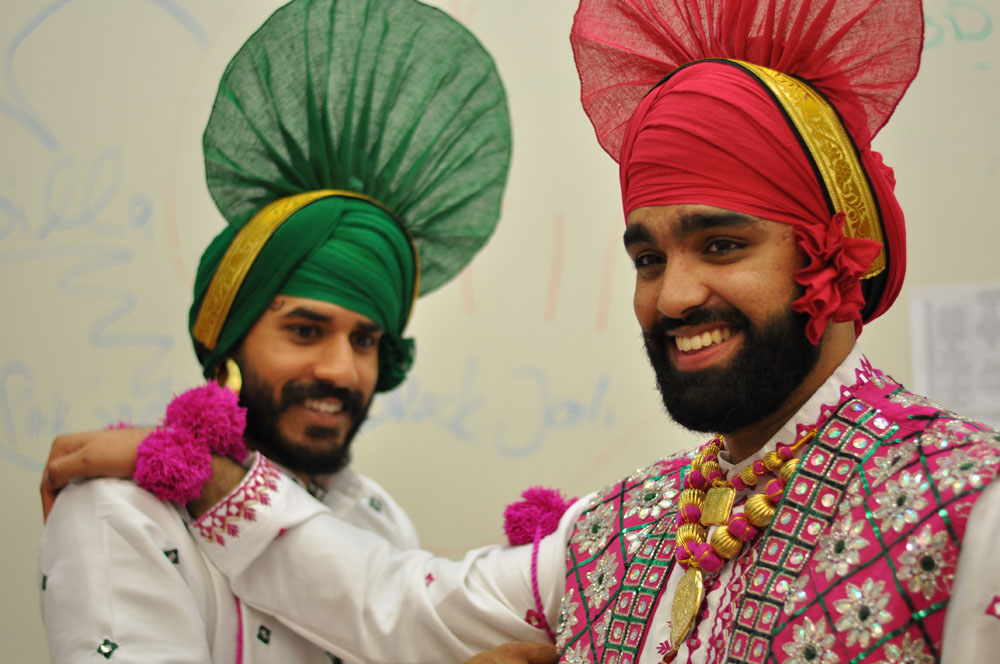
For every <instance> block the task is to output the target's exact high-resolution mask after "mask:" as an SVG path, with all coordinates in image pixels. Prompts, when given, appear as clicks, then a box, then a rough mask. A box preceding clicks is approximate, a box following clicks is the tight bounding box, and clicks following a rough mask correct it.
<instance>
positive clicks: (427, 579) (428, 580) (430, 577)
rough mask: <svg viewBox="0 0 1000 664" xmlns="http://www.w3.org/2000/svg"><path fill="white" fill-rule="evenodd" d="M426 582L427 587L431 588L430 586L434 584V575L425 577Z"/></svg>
mask: <svg viewBox="0 0 1000 664" xmlns="http://www.w3.org/2000/svg"><path fill="white" fill-rule="evenodd" d="M424 581H425V582H426V583H427V587H430V585H431V584H432V583H434V575H433V574H428V575H427V576H425V577H424Z"/></svg>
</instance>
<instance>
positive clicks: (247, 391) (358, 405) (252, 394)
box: [240, 362, 371, 475]
mask: <svg viewBox="0 0 1000 664" xmlns="http://www.w3.org/2000/svg"><path fill="white" fill-rule="evenodd" d="M241 364H242V367H243V370H242V373H243V387H242V388H241V389H240V405H241V406H243V407H244V408H246V409H247V428H246V434H247V438H248V439H249V440H250V442H251V444H252V446H253V447H254V449H256V450H257V451H259V452H261V453H262V454H264V456H266V457H267V458H269V459H271V460H273V461H275V462H277V463H279V464H281V465H282V466H284V467H285V468H287V469H288V470H290V471H292V472H294V473H308V474H310V475H315V474H322V473H335V472H337V471H338V470H341V469H342V468H344V467H345V466H346V465H347V464H348V463H350V461H351V442H352V441H353V440H354V436H355V434H357V432H358V429H359V428H360V427H361V424H362V423H363V422H364V421H365V418H366V417H367V416H368V407H369V406H370V405H371V402H370V401H369V402H368V403H365V400H364V397H363V396H362V395H361V393H360V392H357V391H351V390H348V389H347V388H343V387H336V386H334V385H330V384H329V383H323V382H314V383H287V384H285V386H284V387H282V388H281V397H280V399H279V400H278V401H275V400H274V399H273V398H272V397H271V395H272V394H274V388H273V387H272V386H271V385H269V384H268V383H267V382H266V381H263V380H261V379H260V378H259V377H258V376H257V375H256V374H255V373H254V372H253V370H252V369H250V368H248V367H246V363H245V362H243V363H241ZM326 397H333V398H335V399H339V400H340V402H341V403H342V404H343V412H344V413H345V414H347V415H348V416H349V417H350V418H351V419H350V421H351V426H350V429H348V430H347V432H346V434H345V435H344V439H343V441H342V442H341V443H340V444H339V445H338V444H336V443H334V442H333V441H336V440H337V439H338V438H339V437H340V429H339V428H336V427H319V426H310V427H307V428H306V435H307V436H309V437H310V438H312V439H313V440H324V439H325V440H330V441H331V447H329V448H328V449H317V448H315V447H312V446H309V445H306V444H303V443H298V442H296V441H293V440H289V439H287V438H285V437H284V436H283V435H282V434H281V432H280V431H279V430H278V420H279V419H280V417H281V414H282V413H283V412H284V411H285V410H286V409H287V408H288V407H289V406H291V405H293V404H301V402H303V401H304V400H306V399H323V398H326Z"/></svg>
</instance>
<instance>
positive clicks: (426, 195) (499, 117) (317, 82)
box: [190, 0, 510, 390]
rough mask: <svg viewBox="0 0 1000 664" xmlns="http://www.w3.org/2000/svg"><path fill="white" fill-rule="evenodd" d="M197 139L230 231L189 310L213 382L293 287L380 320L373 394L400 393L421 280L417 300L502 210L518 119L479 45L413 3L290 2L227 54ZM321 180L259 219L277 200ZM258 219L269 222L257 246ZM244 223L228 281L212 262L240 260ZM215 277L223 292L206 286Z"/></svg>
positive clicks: (220, 240) (205, 261) (475, 244)
mask: <svg viewBox="0 0 1000 664" xmlns="http://www.w3.org/2000/svg"><path fill="white" fill-rule="evenodd" d="M203 143H204V152H205V171H206V178H207V180H208V185H209V190H210V192H211V194H212V197H213V199H214V200H215V202H216V205H217V206H218V208H219V210H220V211H221V212H222V214H223V216H224V217H225V218H226V220H227V222H228V223H229V226H228V227H227V228H226V229H225V230H223V231H222V233H220V234H219V236H218V237H216V238H215V240H214V241H213V242H212V244H211V245H210V246H209V247H208V249H207V250H206V252H205V254H204V255H203V256H202V260H201V264H200V265H199V269H198V275H197V278H196V283H195V301H194V304H193V306H192V308H191V316H190V328H191V331H192V338H193V339H194V342H195V348H196V351H197V352H198V356H199V359H200V361H201V363H202V366H203V368H204V372H205V375H206V376H211V375H212V374H213V373H214V371H215V369H216V367H217V365H218V364H219V363H220V362H221V361H223V360H224V359H225V357H226V356H227V355H228V354H229V353H230V352H231V351H232V349H233V348H234V347H235V346H236V345H237V344H238V343H239V342H240V340H241V339H242V338H243V336H244V335H245V334H246V332H247V330H249V328H250V326H251V325H253V323H254V322H255V321H256V320H257V318H258V317H259V316H260V315H261V313H262V312H263V311H264V309H265V308H266V307H267V305H268V303H270V301H271V300H272V299H273V298H274V297H275V296H276V295H278V294H285V295H292V296H298V297H307V298H312V299H318V300H323V301H327V302H332V303H334V304H337V305H340V306H343V307H346V308H349V309H351V310H354V311H356V312H358V313H361V314H363V315H365V316H368V317H369V318H371V319H372V320H373V321H375V322H376V323H378V324H379V325H380V326H381V327H382V328H383V330H384V331H385V333H384V334H383V337H382V339H383V341H382V342H381V343H380V346H379V353H380V355H379V360H380V362H379V364H380V366H379V368H380V374H379V384H378V386H377V389H379V390H386V389H391V388H392V387H395V385H397V384H398V383H399V382H401V381H402V379H403V378H404V377H405V374H406V371H407V370H408V369H409V366H410V363H411V362H412V342H410V341H409V340H404V339H403V336H402V335H403V329H404V327H405V325H406V321H407V319H408V317H409V313H410V309H411V307H412V302H413V297H414V296H415V294H416V292H417V290H418V289H417V287H416V286H415V284H419V292H420V293H421V294H423V293H427V292H430V291H431V290H433V289H435V288H437V287H439V286H441V285H442V284H444V283H446V282H447V281H448V280H449V279H451V278H452V277H453V276H454V275H455V274H457V273H458V272H459V271H460V270H461V268H462V267H464V266H465V265H466V264H467V263H468V261H469V260H471V258H472V256H473V255H474V254H475V253H476V252H477V251H478V250H479V249H480V248H481V247H482V246H483V244H484V243H485V242H486V240H487V239H488V238H489V236H490V235H491V234H492V232H493V229H494V228H495V225H496V222H497V219H498V217H499V213H500V200H501V196H502V193H503V187H504V185H505V183H506V178H507V171H508V167H509V163H510V119H509V115H508V111H507V102H506V96H505V93H504V89H503V85H502V83H501V82H500V78H499V75H498V74H497V71H496V67H495V65H494V63H493V61H492V59H491V58H490V56H489V54H488V53H487V52H486V51H485V50H484V49H483V47H482V46H481V45H480V44H479V42H478V41H477V40H476V39H475V37H473V36H472V35H471V34H470V33H469V32H468V31H467V30H466V29H465V28H464V27H463V26H461V25H460V24H459V23H457V22H456V21H455V20H454V19H452V18H450V17H449V16H448V15H447V14H445V13H443V12H441V11H440V10H438V9H435V8H433V7H429V6H427V5H423V4H421V3H419V2H415V1H414V0H294V1H293V2H291V3H289V4H287V5H285V6H284V7H282V8H280V9H279V10H277V11H276V12H275V13H274V14H273V15H272V16H271V17H270V18H269V19H268V20H267V21H266V22H265V23H264V25H262V26H261V27H260V28H259V29H258V30H257V32H256V33H254V35H253V36H252V37H251V38H250V39H249V40H248V41H247V42H246V44H244V46H243V47H242V48H241V49H240V50H239V52H238V53H237V54H236V56H235V57H234V58H233V59H232V61H231V62H230V63H229V66H228V67H227V68H226V71H225V73H224V75H223V78H222V81H221V83H220V85H219V91H218V95H217V96H216V100H215V104H214V106H213V109H212V114H211V117H210V118H209V122H208V125H207V127H206V129H205V135H204V140H203ZM325 190H333V191H332V192H330V191H326V193H322V194H319V193H318V194H316V195H315V196H314V195H311V194H310V195H308V196H307V198H308V199H309V200H308V202H306V203H304V204H301V205H298V204H296V205H293V207H294V208H295V209H293V210H291V211H290V213H288V214H284V215H282V214H277V215H275V213H274V209H270V212H268V214H269V215H270V216H271V217H272V218H273V219H272V220H271V221H269V222H267V223H263V224H262V223H261V222H260V220H259V219H258V217H259V216H260V215H264V214H265V212H267V209H266V208H265V206H268V205H269V204H275V201H278V202H279V203H277V204H276V205H278V206H279V207H281V206H282V205H284V202H286V201H298V202H299V203H301V202H302V196H303V195H307V194H309V192H324V191H325ZM278 217H282V218H281V220H280V221H277V218H278ZM250 226H255V227H254V228H250ZM256 226H261V227H263V226H267V227H268V231H267V232H265V233H264V235H266V237H265V238H263V239H261V232H259V231H258V230H257V229H256ZM245 227H247V231H244V232H243V233H242V235H243V236H247V235H250V236H253V237H252V238H251V239H250V242H251V244H253V243H254V242H256V243H258V244H260V245H261V246H259V247H258V249H257V251H259V253H257V254H256V255H255V256H254V257H253V258H252V259H251V260H250V261H247V260H243V263H249V265H248V266H247V265H244V266H243V267H244V270H243V272H242V275H243V276H241V277H239V278H237V277H235V276H234V274H235V273H231V272H232V270H231V269H230V268H229V267H226V268H223V267H220V266H228V265H230V264H231V263H233V262H234V260H235V262H237V263H239V262H240V260H238V259H240V257H243V258H245V257H246V255H247V252H246V248H245V246H244V244H245V243H246V242H247V240H246V239H245V238H241V230H242V229H244V228H245ZM227 252H229V253H233V254H236V256H237V258H236V259H227V258H226V255H227ZM220 270H223V271H224V272H225V273H226V274H225V275H221V276H220V277H219V278H217V279H216V280H217V281H220V282H225V283H226V284H228V286H226V288H228V291H230V292H228V293H227V294H226V295H225V297H220V296H219V295H218V293H216V292H215V291H217V290H218V289H219V288H222V287H221V286H220V287H215V286H211V283H212V281H213V278H215V277H216V274H217V273H218V272H219V271H220ZM213 289H214V290H213ZM224 290H225V288H224ZM220 302H228V303H229V306H228V309H226V310H225V311H223V309H224V308H225V307H220V304H219V303H220ZM199 318H201V319H202V321H201V323H199ZM206 319H208V320H209V321H212V320H214V322H215V323H216V327H217V328H218V329H217V331H216V332H215V334H214V341H213V340H212V339H210V338H208V337H207V336H206V335H205V334H204V330H205V329H207V328H206V327H205V325H206V323H205V320H206ZM210 336H211V335H210Z"/></svg>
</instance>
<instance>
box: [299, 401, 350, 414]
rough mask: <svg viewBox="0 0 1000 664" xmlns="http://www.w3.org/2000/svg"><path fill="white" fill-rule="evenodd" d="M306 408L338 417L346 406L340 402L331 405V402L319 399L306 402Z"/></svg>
mask: <svg viewBox="0 0 1000 664" xmlns="http://www.w3.org/2000/svg"><path fill="white" fill-rule="evenodd" d="M305 406H306V408H309V409H310V410H318V411H319V412H321V413H325V414H327V415H336V414H337V413H339V412H340V411H342V410H343V409H344V404H342V403H340V402H339V401H334V402H332V403H331V402H329V401H320V400H318V399H307V400H306V401H305Z"/></svg>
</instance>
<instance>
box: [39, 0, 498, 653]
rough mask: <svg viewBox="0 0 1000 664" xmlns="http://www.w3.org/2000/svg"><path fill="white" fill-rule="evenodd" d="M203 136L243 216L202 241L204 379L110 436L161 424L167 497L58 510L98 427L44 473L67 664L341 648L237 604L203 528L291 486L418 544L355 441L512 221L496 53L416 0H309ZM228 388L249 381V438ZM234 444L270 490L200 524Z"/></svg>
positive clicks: (158, 468)
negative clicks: (445, 290)
mask: <svg viewBox="0 0 1000 664" xmlns="http://www.w3.org/2000/svg"><path fill="white" fill-rule="evenodd" d="M203 143H204V152H205V165H206V178H207V181H208V185H209V190H210V192H211V194H212V197H213V199H214V200H215V202H216V205H217V206H218V208H219V210H220V212H222V214H223V216H224V217H225V219H226V221H227V222H228V225H227V226H226V228H225V229H224V230H223V231H222V232H221V233H219V234H218V235H217V236H216V237H215V239H214V240H213V241H212V242H211V244H210V245H209V246H208V248H207V249H206V250H205V252H204V254H203V255H202V258H201V262H200V264H199V267H198V273H197V277H196V280H195V285H194V301H193V304H192V306H191V310H190V317H189V329H190V331H191V337H192V340H193V343H194V348H195V351H196V353H197V356H198V359H199V361H200V363H201V365H202V367H203V373H204V375H205V377H206V378H207V379H209V381H210V384H209V385H207V386H205V387H204V388H196V390H192V391H191V392H189V393H186V394H185V395H181V396H180V397H178V398H177V399H175V401H174V402H173V403H172V404H171V405H170V407H168V409H167V414H166V417H165V419H164V424H163V426H162V427H160V428H158V429H156V430H155V431H153V432H149V430H139V429H131V430H125V431H121V432H107V433H106V434H103V435H106V436H115V435H117V436H119V437H131V438H139V437H141V436H144V435H147V434H148V436H147V437H146V440H145V441H144V442H143V443H142V445H140V453H139V459H138V465H139V467H140V468H139V470H142V469H145V470H144V471H143V472H144V473H145V474H144V475H143V478H144V479H142V480H140V477H139V470H137V473H136V481H137V482H145V484H144V486H148V487H151V488H152V489H153V491H154V492H156V495H157V496H158V497H159V499H158V498H157V497H153V496H152V495H150V494H149V493H147V492H146V491H143V490H142V489H140V488H139V487H138V486H136V485H135V484H133V483H132V482H127V481H121V480H114V479H102V480H92V481H89V482H84V483H78V484H75V485H73V486H71V487H69V488H67V489H66V490H65V491H63V492H62V493H61V494H60V496H59V500H58V502H53V501H54V499H55V493H54V491H55V489H54V488H53V487H55V486H59V485H60V484H61V482H60V480H59V475H60V464H63V465H62V467H63V468H67V467H69V466H72V465H73V464H74V463H77V462H79V461H80V452H79V448H80V446H81V445H82V444H83V442H84V441H87V440H94V437H95V435H94V434H75V435H70V436H64V437H61V438H60V439H57V440H56V443H55V444H54V451H53V456H52V458H53V459H54V458H56V457H58V456H59V455H60V454H62V453H66V452H68V453H69V455H68V456H66V457H63V458H62V459H61V460H58V461H53V462H52V463H51V464H50V466H49V468H48V470H47V472H46V475H45V479H44V480H43V502H44V508H45V512H46V516H47V525H46V530H45V534H44V537H43V542H42V547H41V553H40V568H41V575H42V600H41V604H42V612H43V618H44V620H45V624H46V629H47V632H48V635H49V648H50V655H51V658H52V661H53V662H79V661H85V660H87V661H89V660H88V658H89V659H93V658H94V657H95V654H96V655H99V656H100V657H99V658H98V659H100V658H104V659H108V660H111V661H115V660H121V661H142V662H233V661H235V662H252V661H281V662H284V661H289V662H324V663H327V664H328V663H329V662H339V661H341V660H340V659H339V658H338V657H337V654H336V652H332V651H331V652H327V651H325V650H324V649H321V648H319V647H317V646H315V645H312V644H310V643H309V642H308V641H307V640H306V639H304V638H302V637H301V636H299V635H298V634H295V633H294V632H292V631H291V630H289V629H288V628H286V627H284V626H283V625H282V624H281V623H280V622H278V621H277V620H276V619H274V618H272V617H271V616H268V615H267V614H266V613H264V612H262V611H259V610H257V609H255V608H253V607H250V606H246V605H244V604H243V603H242V602H241V600H240V598H239V597H238V595H235V594H233V591H232V590H231V589H230V586H229V584H228V582H227V581H226V580H225V579H224V578H223V577H221V575H219V573H218V571H217V570H216V569H215V567H214V566H213V565H212V564H211V563H209V562H208V560H207V558H205V557H204V556H203V555H202V554H201V553H200V552H199V551H198V547H197V544H196V542H195V539H194V538H197V537H205V538H208V539H210V540H212V541H215V542H217V543H220V544H224V543H225V542H226V541H232V540H233V539H234V538H238V537H239V531H238V529H236V528H235V527H233V522H232V518H233V517H236V516H240V517H241V518H253V514H254V510H255V508H259V506H262V505H267V504H271V505H272V506H275V505H273V503H271V502H270V497H269V496H270V492H271V490H272V488H273V487H275V486H276V483H278V482H279V481H286V480H287V479H288V478H292V479H294V481H299V482H301V483H302V484H304V485H305V486H306V487H307V488H308V489H309V492H310V493H311V494H312V496H313V498H316V499H319V500H320V501H322V502H323V503H324V504H325V506H326V508H327V509H329V510H331V511H332V512H333V513H335V514H337V515H338V516H340V517H341V518H343V519H345V520H347V521H348V522H351V523H353V524H355V525H357V526H359V527H361V528H363V529H364V530H365V531H367V532H369V533H371V534H372V535H373V536H375V537H379V538H383V539H385V540H386V541H388V542H390V543H392V544H393V545H394V546H396V547H400V548H406V549H412V548H415V547H416V546H417V539H416V534H415V532H414V529H413V526H412V524H411V523H410V521H409V519H408V518H407V516H406V514H405V513H404V512H403V511H402V509H401V508H400V507H399V506H398V505H396V503H395V502H394V501H393V500H392V499H391V497H389V496H388V495H387V494H386V493H385V492H384V491H383V490H382V489H381V488H380V487H379V486H378V485H377V484H375V483H374V482H373V481H371V480H370V479H368V478H366V477H363V476H361V475H359V474H357V473H355V472H354V471H353V470H351V469H350V468H349V467H348V466H347V462H348V459H349V456H348V450H349V446H350V443H351V440H352V438H353V437H354V434H355V433H356V432H357V430H358V428H359V427H360V425H361V424H362V422H363V421H364V419H365V416H366V413H367V410H368V407H369V405H370V403H371V399H372V397H373V395H374V393H375V392H380V391H386V390H390V389H393V388H394V387H396V386H397V385H399V384H400V383H401V382H402V381H403V380H404V378H405V377H406V373H407V371H408V370H409V369H410V366H411V364H412V362H413V351H414V346H413V341H412V340H410V339H406V338H404V336H403V333H404V328H405V326H406V323H407V320H408V318H409V316H410V312H411V309H412V306H413V303H414V301H415V299H416V297H417V296H418V295H420V294H423V293H427V292H429V291H431V290H433V289H435V288H437V287H438V286H441V285H442V284H444V283H445V282H447V281H448V280H449V279H450V278H452V277H453V276H454V275H455V274H457V273H458V271H459V270H460V269H461V268H462V267H464V266H465V265H466V264H467V263H468V261H469V260H471V258H472V256H473V255H474V254H475V253H476V252H477V251H478V250H479V249H480V248H481V247H482V246H483V245H484V243H485V242H486V240H487V239H488V238H489V236H490V234H491V233H492V231H493V229H494V227H495V224H496V221H497V219H498V217H499V210H500V199H501V195H502V192H503V187H504V184H505V182H506V177H507V170H508V167H509V162H510V124H509V116H508V111H507V103H506V96H505V93H504V89H503V86H502V84H501V82H500V79H499V76H498V74H497V72H496V68H495V66H494V63H493V61H492V59H491V58H490V56H489V54H488V53H487V52H486V51H485V50H484V49H483V48H482V46H481V45H480V44H479V43H478V41H477V40H476V39H475V38H474V37H473V36H472V35H471V34H469V33H468V31H467V30H465V29H464V28H463V27H462V26H461V25H459V24H458V23H457V22H455V21H454V20H453V19H451V18H450V17H448V16H447V15H446V14H444V13H442V12H441V11H439V10H437V9H434V8H432V7H428V6H426V5H422V4H420V3H418V2H415V1H414V0H294V1H293V2H291V3H289V4H288V5H286V6H284V7H282V8H280V9H279V10H277V11H276V12H275V13H274V14H273V15H272V16H271V17H270V18H269V19H268V20H267V22H265V23H264V25H263V26H261V27H260V28H259V29H258V30H257V32H256V33H254V35H253V36H252V37H251V38H250V39H249V40H248V41H247V43H246V44H244V46H243V47H242V48H241V49H240V51H239V52H238V53H237V54H236V55H235V56H234V58H233V60H232V61H231V62H230V64H229V66H228V67H227V68H226V71H225V73H224V75H223V78H222V81H221V83H220V85H219V91H218V95H217V97H216V100H215V104H214V106H213V109H212V114H211V117H210V119H209V122H208V125H207V127H206V130H205V134H204V137H203ZM216 383H220V384H221V383H224V384H226V385H228V386H230V387H232V388H234V389H235V390H236V391H238V393H239V405H240V406H242V407H243V408H245V409H246V430H245V435H239V433H235V434H234V432H239V431H242V429H241V428H240V427H241V426H242V420H241V419H240V418H239V413H240V411H239V409H237V408H236V405H235V401H236V397H235V396H233V395H232V393H231V392H229V391H227V390H224V389H222V388H219V387H217V386H216ZM191 395H195V396H191ZM237 420H238V421H237ZM97 438H98V439H100V436H99V435H98V436H97ZM244 440H245V442H246V446H247V447H248V448H250V450H251V451H252V452H256V451H259V452H261V453H262V454H253V453H252V452H251V453H249V454H246V453H244V452H243V451H242V446H243V442H244ZM225 441H228V442H225ZM234 441H235V442H234ZM220 446H222V447H224V448H225V450H224V451H222V452H223V453H227V454H229V455H230V456H233V457H234V458H236V459H237V461H238V462H239V463H240V464H241V467H240V472H241V473H242V472H243V469H244V468H247V469H249V472H250V473H251V474H252V475H253V476H254V478H255V481H254V487H253V488H252V489H250V490H248V491H241V492H239V494H238V495H237V494H234V495H231V496H228V497H227V498H226V500H225V507H224V508H223V509H222V510H221V511H213V512H212V514H210V515H208V516H206V518H204V519H198V520H192V518H191V517H190V515H189V514H188V512H187V511H186V510H185V509H184V506H183V504H184V503H185V502H187V501H188V500H190V499H191V498H192V497H194V496H197V495H198V492H199V491H200V487H201V485H202V483H203V482H204V480H205V479H207V473H208V472H209V466H208V464H209V463H210V461H209V460H210V459H211V456H210V455H211V453H220V449H219V448H220ZM150 468H154V470H152V471H151V470H149V469H150ZM157 473H159V474H157ZM128 474H129V475H130V474H131V471H129V472H128ZM154 476H155V477H154ZM151 477H152V479H150V478H151ZM192 487H194V489H193V493H191V492H190V490H191V488H192ZM164 498H166V500H165V499H164ZM310 500H311V498H310ZM171 501H172V502H171ZM50 510H51V511H50ZM291 572H292V570H290V573H291Z"/></svg>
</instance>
